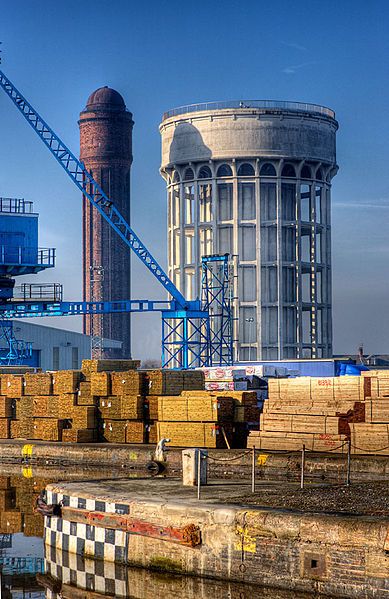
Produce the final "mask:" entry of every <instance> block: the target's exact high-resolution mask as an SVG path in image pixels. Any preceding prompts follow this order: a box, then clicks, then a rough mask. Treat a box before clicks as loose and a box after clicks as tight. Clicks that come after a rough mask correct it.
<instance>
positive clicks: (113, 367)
mask: <svg viewBox="0 0 389 599" xmlns="http://www.w3.org/2000/svg"><path fill="white" fill-rule="evenodd" d="M139 366H140V360H83V361H82V365H81V370H82V372H83V374H84V375H85V376H86V377H90V375H91V374H92V372H125V371H126V370H136V369H137V368H139Z"/></svg>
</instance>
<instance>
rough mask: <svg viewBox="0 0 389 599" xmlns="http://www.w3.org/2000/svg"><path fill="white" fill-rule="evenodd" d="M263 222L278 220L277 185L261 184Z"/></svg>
mask: <svg viewBox="0 0 389 599" xmlns="http://www.w3.org/2000/svg"><path fill="white" fill-rule="evenodd" d="M260 196H261V221H269V220H276V218H277V189H276V184H275V183H261V188H260Z"/></svg>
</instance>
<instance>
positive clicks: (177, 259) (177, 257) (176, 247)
mask: <svg viewBox="0 0 389 599" xmlns="http://www.w3.org/2000/svg"><path fill="white" fill-rule="evenodd" d="M173 246H174V247H173V253H174V264H180V262H181V247H180V246H181V237H180V231H179V230H178V231H174V243H173Z"/></svg>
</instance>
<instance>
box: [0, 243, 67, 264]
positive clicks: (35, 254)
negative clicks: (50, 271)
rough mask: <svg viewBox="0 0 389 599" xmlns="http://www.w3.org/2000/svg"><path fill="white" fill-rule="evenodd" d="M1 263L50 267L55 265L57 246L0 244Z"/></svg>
mask: <svg viewBox="0 0 389 599" xmlns="http://www.w3.org/2000/svg"><path fill="white" fill-rule="evenodd" d="M0 265H10V266H14V265H21V266H28V265H32V266H45V267H47V268H48V267H51V266H54V265H55V248H36V247H23V246H9V245H0Z"/></svg>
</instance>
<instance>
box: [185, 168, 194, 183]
mask: <svg viewBox="0 0 389 599" xmlns="http://www.w3.org/2000/svg"><path fill="white" fill-rule="evenodd" d="M193 179H194V172H193V169H192V168H187V169H186V170H185V173H184V181H192V180H193Z"/></svg>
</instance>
